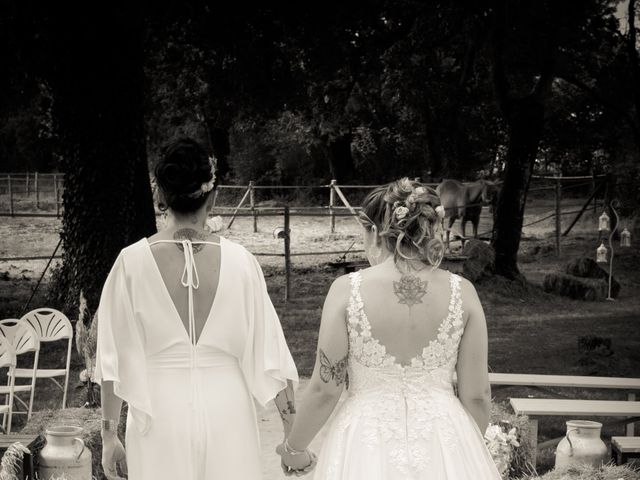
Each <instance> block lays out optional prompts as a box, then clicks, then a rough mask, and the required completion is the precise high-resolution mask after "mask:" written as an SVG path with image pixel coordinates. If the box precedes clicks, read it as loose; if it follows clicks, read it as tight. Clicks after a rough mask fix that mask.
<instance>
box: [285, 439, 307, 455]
mask: <svg viewBox="0 0 640 480" xmlns="http://www.w3.org/2000/svg"><path fill="white" fill-rule="evenodd" d="M283 447H284V451H285V452H287V453H288V454H289V455H302V454H303V453H308V452H307V449H306V448H305V449H304V450H296V449H295V448H292V447H291V445H289V439H288V438H287V439H285V441H284V444H283Z"/></svg>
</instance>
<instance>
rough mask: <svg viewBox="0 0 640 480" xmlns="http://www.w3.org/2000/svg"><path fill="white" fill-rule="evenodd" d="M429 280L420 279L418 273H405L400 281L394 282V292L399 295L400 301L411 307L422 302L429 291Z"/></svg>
mask: <svg viewBox="0 0 640 480" xmlns="http://www.w3.org/2000/svg"><path fill="white" fill-rule="evenodd" d="M428 285H429V282H427V281H424V282H423V281H422V280H420V278H419V277H417V276H416V275H409V274H404V275H402V277H400V281H399V282H393V293H395V295H396V297H398V303H399V304H401V305H406V306H407V307H409V309H411V307H413V306H414V305H416V304H418V303H422V297H424V296H425V295H426V293H427V286H428Z"/></svg>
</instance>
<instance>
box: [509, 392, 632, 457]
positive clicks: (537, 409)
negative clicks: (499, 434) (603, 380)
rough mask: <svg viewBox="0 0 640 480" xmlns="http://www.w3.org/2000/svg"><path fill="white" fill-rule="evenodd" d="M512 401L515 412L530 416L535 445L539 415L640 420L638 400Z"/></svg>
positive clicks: (535, 399) (539, 399)
mask: <svg viewBox="0 0 640 480" xmlns="http://www.w3.org/2000/svg"><path fill="white" fill-rule="evenodd" d="M510 403H511V406H512V407H513V410H514V412H516V413H517V414H520V415H528V416H529V418H530V420H531V440H532V442H533V444H534V445H537V443H538V419H537V418H535V417H538V416H562V417H578V418H582V417H589V416H591V417H625V420H623V423H630V422H635V421H638V420H640V402H636V401H631V402H630V401H624V400H566V399H555V398H554V399H547V398H512V399H510ZM534 464H535V457H534Z"/></svg>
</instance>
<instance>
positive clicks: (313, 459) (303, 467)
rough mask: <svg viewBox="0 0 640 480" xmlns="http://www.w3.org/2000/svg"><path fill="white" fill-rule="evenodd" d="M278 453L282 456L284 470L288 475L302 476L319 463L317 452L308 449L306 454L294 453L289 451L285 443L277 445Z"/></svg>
mask: <svg viewBox="0 0 640 480" xmlns="http://www.w3.org/2000/svg"><path fill="white" fill-rule="evenodd" d="M276 453H277V454H278V455H280V457H281V458H282V463H281V466H282V471H283V472H284V474H285V475H286V476H291V475H296V476H298V477H301V476H302V475H306V474H307V473H309V472H310V471H311V470H313V469H314V468H315V466H316V463H318V457H317V456H316V454H315V453H313V452H311V451H309V450H307V451H306V455H302V454H298V455H292V454H290V453H287V451H286V450H285V448H284V443H281V444H280V445H278V446H277V447H276Z"/></svg>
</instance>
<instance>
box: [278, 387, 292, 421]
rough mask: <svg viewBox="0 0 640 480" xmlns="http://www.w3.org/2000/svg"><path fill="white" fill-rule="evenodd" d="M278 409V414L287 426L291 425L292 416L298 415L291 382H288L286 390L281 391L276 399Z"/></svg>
mask: <svg viewBox="0 0 640 480" xmlns="http://www.w3.org/2000/svg"><path fill="white" fill-rule="evenodd" d="M275 403H276V407H278V413H279V414H280V418H281V419H282V423H283V424H285V425H289V426H290V425H291V424H292V423H293V422H292V421H291V416H292V415H295V414H296V405H295V399H294V394H293V385H292V384H291V382H287V386H286V388H284V389H283V390H281V391H280V392H279V393H278V395H276V398H275Z"/></svg>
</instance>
